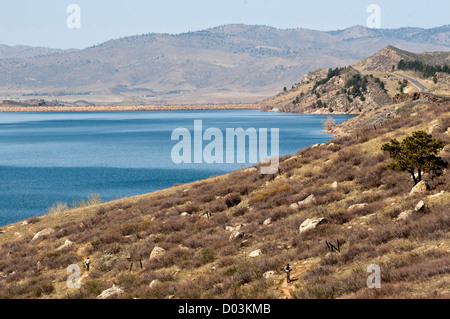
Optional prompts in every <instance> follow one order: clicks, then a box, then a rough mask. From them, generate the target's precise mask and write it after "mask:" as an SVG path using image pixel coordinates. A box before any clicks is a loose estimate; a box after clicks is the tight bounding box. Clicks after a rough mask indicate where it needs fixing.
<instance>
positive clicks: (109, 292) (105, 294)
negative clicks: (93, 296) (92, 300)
mask: <svg viewBox="0 0 450 319" xmlns="http://www.w3.org/2000/svg"><path fill="white" fill-rule="evenodd" d="M122 292H123V290H122V289H121V288H120V287H117V286H116V285H113V286H112V287H111V288H109V289H106V290H103V291H102V293H101V294H100V295H98V296H97V299H108V298H110V297H112V296H115V295H120V294H121V293H122Z"/></svg>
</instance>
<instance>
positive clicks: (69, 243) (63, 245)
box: [56, 239, 73, 250]
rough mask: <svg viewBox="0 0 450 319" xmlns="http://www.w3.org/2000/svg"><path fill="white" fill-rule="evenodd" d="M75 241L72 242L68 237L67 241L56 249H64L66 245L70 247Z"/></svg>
mask: <svg viewBox="0 0 450 319" xmlns="http://www.w3.org/2000/svg"><path fill="white" fill-rule="evenodd" d="M72 244H73V242H71V241H70V240H68V239H66V241H65V242H64V244H62V245H61V246H59V247H58V248H56V250H62V249H64V248H66V247H69V246H70V245H72Z"/></svg>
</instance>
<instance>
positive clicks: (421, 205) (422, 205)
mask: <svg viewBox="0 0 450 319" xmlns="http://www.w3.org/2000/svg"><path fill="white" fill-rule="evenodd" d="M425 209H427V204H425V202H424V201H423V200H421V201H419V202H418V203H417V205H416V207H415V208H414V210H415V211H416V212H420V211H422V210H425Z"/></svg>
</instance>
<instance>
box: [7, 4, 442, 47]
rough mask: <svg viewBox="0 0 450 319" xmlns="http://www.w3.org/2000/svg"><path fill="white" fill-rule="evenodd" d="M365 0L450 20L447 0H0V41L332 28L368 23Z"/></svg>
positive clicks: (385, 21)
mask: <svg viewBox="0 0 450 319" xmlns="http://www.w3.org/2000/svg"><path fill="white" fill-rule="evenodd" d="M71 4H77V5H78V6H79V8H80V20H79V21H80V28H69V27H68V25H67V19H68V17H69V16H70V15H71V13H67V7H68V6H69V5H71ZM370 4H377V5H378V6H379V7H380V9H381V27H382V28H397V27H405V26H414V27H425V28H429V27H436V26H441V25H445V24H450V14H449V12H450V1H449V0H427V1H418V0H406V1H405V0H369V1H366V0H341V1H338V0H307V1H304V0H157V1H155V0H68V1H67V0H0V44H7V45H17V44H25V45H32V46H46V47H54V48H62V49H67V48H85V47H88V46H92V45H95V44H98V43H101V42H104V41H107V40H110V39H115V38H119V37H123V36H128V35H136V34H144V33H150V32H160V33H182V32H188V31H196V30H201V29H205V28H209V27H214V26H218V25H223V24H229V23H245V24H260V25H269V26H273V27H277V28H308V29H316V30H338V29H344V28H347V27H349V26H353V25H357V24H359V25H366V21H367V18H368V17H369V15H370V13H367V7H368V6H369V5H370ZM71 12H73V11H71ZM71 21H77V20H71Z"/></svg>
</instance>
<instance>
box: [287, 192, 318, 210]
mask: <svg viewBox="0 0 450 319" xmlns="http://www.w3.org/2000/svg"><path fill="white" fill-rule="evenodd" d="M314 203H316V197H315V196H314V194H311V195H309V196H308V197H306V198H305V199H304V200H301V201H299V202H297V203H293V204H291V205H290V206H289V207H290V208H293V209H296V208H301V207H304V206H307V205H310V204H314Z"/></svg>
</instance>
